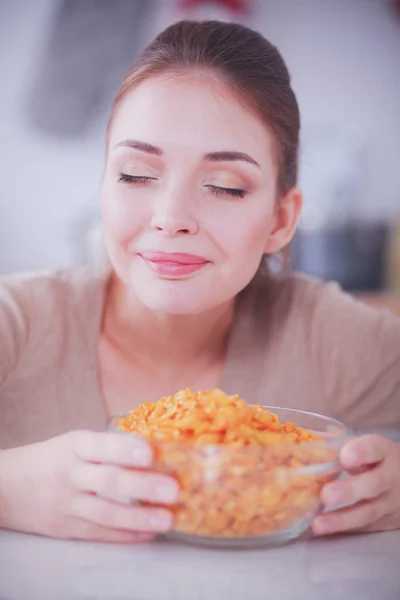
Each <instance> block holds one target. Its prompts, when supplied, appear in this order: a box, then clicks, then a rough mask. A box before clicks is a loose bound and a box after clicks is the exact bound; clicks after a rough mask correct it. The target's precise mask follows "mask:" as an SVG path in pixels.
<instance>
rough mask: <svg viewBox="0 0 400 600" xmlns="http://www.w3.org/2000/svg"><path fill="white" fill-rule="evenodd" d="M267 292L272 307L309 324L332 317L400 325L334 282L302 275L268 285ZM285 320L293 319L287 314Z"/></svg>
mask: <svg viewBox="0 0 400 600" xmlns="http://www.w3.org/2000/svg"><path fill="white" fill-rule="evenodd" d="M263 286H264V290H265V293H266V294H269V295H270V296H271V298H272V300H273V304H275V305H278V306H279V305H280V304H282V305H283V307H286V308H287V309H289V312H290V313H291V316H293V317H295V318H297V319H299V320H307V321H309V320H310V319H311V318H321V319H323V318H325V317H328V316H329V317H330V318H331V319H333V320H336V321H337V320H341V321H342V322H343V324H345V322H346V321H347V319H349V318H350V319H351V320H353V319H354V318H356V319H357V318H358V319H359V320H361V321H363V320H366V321H373V320H376V319H378V320H380V319H381V318H382V317H383V318H384V319H385V318H389V320H393V321H394V322H398V321H399V320H398V318H396V317H395V316H393V315H392V313H389V311H388V310H384V309H377V308H375V307H372V306H369V305H367V304H366V303H365V302H363V301H362V300H361V299H359V298H357V297H356V296H354V295H352V294H350V293H348V292H345V291H344V290H343V289H342V288H341V287H340V285H339V284H338V283H337V282H335V281H323V280H321V279H317V278H314V277H311V276H308V275H303V274H301V273H293V274H291V275H288V276H284V277H276V278H271V279H270V280H269V281H268V282H267V281H265V282H264V284H263ZM286 316H287V317H288V316H290V315H289V314H286Z"/></svg>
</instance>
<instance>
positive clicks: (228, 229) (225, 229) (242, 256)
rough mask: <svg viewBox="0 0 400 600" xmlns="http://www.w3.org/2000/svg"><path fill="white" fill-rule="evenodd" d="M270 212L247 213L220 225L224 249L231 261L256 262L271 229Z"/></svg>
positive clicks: (271, 219)
mask: <svg viewBox="0 0 400 600" xmlns="http://www.w3.org/2000/svg"><path fill="white" fill-rule="evenodd" d="M272 223H273V212H272V210H269V211H267V210H265V208H263V209H262V210H258V211H256V210H255V211H249V212H247V211H246V213H243V214H238V215H236V218H234V219H232V220H231V219H229V220H226V221H225V222H223V223H222V224H221V234H223V238H224V239H225V240H226V244H225V248H226V251H227V254H228V255H229V257H230V258H231V260H234V261H235V262H236V261H240V262H241V263H244V262H247V261H248V262H250V263H254V262H258V261H259V260H260V259H261V256H262V254H263V253H264V249H265V246H266V242H267V240H268V236H269V233H270V231H271V229H272Z"/></svg>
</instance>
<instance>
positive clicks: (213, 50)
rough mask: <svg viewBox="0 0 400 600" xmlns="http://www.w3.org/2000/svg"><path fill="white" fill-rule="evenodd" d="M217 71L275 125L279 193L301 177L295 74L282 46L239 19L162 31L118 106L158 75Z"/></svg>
mask: <svg viewBox="0 0 400 600" xmlns="http://www.w3.org/2000/svg"><path fill="white" fill-rule="evenodd" d="M188 69H189V70H191V69H192V70H193V69H194V70H198V71H208V72H210V71H211V72H213V73H215V75H216V76H217V78H218V79H219V80H221V81H222V82H224V83H226V84H228V85H229V87H230V88H231V89H233V90H234V91H236V92H237V93H238V94H239V96H240V97H241V98H244V100H245V101H246V103H247V105H249V106H250V107H251V108H253V109H254V110H255V111H256V113H257V114H259V115H260V116H261V117H262V118H263V120H264V121H265V123H266V125H267V126H268V127H269V128H270V129H271V130H272V132H273V134H274V138H275V144H276V155H277V163H278V181H277V187H278V194H279V195H284V194H285V193H287V192H288V191H289V190H290V189H291V188H292V187H293V186H294V185H295V184H296V180H297V166H298V145H299V130H300V116H299V108H298V105H297V101H296V97H295V95H294V93H293V90H292V88H291V85H290V75H289V72H288V70H287V67H286V65H285V62H284V60H283V58H282V56H281V54H280V53H279V51H278V50H277V48H276V47H275V46H274V45H272V44H271V43H270V42H268V40H266V39H265V38H264V37H263V36H262V35H261V34H260V33H257V32H256V31H253V30H252V29H249V28H248V27H245V26H244V25H240V24H238V23H224V22H220V21H179V22H177V23H174V24H173V25H171V26H169V27H167V29H165V30H164V31H162V32H161V33H160V34H159V35H158V36H157V37H156V38H155V39H154V40H153V41H152V42H151V43H150V44H149V45H148V46H147V47H146V48H145V49H144V50H143V51H142V52H141V54H139V56H138V57H137V58H136V60H135V61H134V63H133V65H132V67H131V69H130V70H129V71H128V73H127V74H126V76H125V78H124V80H123V81H122V83H121V86H120V88H119V90H118V92H117V94H116V96H115V99H114V103H113V106H112V110H111V117H110V121H109V124H108V131H109V129H110V124H111V122H112V119H113V116H114V114H115V111H116V109H117V107H118V105H119V104H120V102H121V101H122V100H123V98H124V96H125V95H126V93H127V92H129V91H130V90H131V89H132V88H133V87H135V86H136V85H138V84H139V83H140V82H142V81H144V80H145V79H148V78H149V77H151V76H153V75H155V76H156V75H161V74H163V73H171V72H172V73H173V72H175V73H179V72H182V73H185V72H187V70H188Z"/></svg>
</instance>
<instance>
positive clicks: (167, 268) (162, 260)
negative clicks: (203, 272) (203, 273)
mask: <svg viewBox="0 0 400 600" xmlns="http://www.w3.org/2000/svg"><path fill="white" fill-rule="evenodd" d="M139 256H141V257H142V259H143V260H144V261H145V263H146V264H147V265H148V267H149V268H150V269H151V270H152V271H153V272H154V273H156V274H157V275H160V276H165V277H179V276H182V275H187V274H189V273H194V272H195V271H198V270H199V269H202V268H203V267H205V266H206V265H207V264H208V263H209V261H208V260H206V259H205V258H203V257H202V256H197V255H195V254H186V253H183V252H173V253H166V252H158V251H146V252H140V253H139Z"/></svg>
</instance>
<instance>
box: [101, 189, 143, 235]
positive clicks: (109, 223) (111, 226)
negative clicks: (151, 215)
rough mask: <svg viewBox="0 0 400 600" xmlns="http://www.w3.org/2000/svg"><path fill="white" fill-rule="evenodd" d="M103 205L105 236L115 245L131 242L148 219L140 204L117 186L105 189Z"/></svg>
mask: <svg viewBox="0 0 400 600" xmlns="http://www.w3.org/2000/svg"><path fill="white" fill-rule="evenodd" d="M101 205H102V218H103V224H104V232H105V236H106V238H107V240H108V241H109V242H110V243H113V244H124V243H127V242H129V241H130V240H131V239H132V237H133V236H134V235H135V233H137V232H138V231H139V230H140V229H141V227H142V226H143V221H144V220H145V219H146V215H145V214H144V211H143V209H141V205H140V203H138V202H134V201H133V200H132V198H130V197H129V194H127V193H126V191H124V190H119V189H118V188H116V187H115V186H105V187H104V189H103V193H102V203H101Z"/></svg>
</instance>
